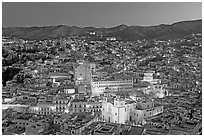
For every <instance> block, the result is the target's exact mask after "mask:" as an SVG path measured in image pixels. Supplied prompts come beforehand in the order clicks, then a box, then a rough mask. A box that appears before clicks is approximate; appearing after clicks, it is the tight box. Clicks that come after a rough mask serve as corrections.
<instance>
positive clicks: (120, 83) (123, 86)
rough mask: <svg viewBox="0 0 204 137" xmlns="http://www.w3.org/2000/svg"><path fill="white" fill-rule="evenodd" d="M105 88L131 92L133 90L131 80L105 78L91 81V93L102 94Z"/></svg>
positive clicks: (113, 90)
mask: <svg viewBox="0 0 204 137" xmlns="http://www.w3.org/2000/svg"><path fill="white" fill-rule="evenodd" d="M106 88H108V89H110V90H111V91H112V92H131V91H132V90H133V80H113V81H110V80H107V81H105V80H104V81H92V83H91V89H92V95H100V94H102V93H103V92H104V91H105V90H106Z"/></svg>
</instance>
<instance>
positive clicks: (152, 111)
mask: <svg viewBox="0 0 204 137" xmlns="http://www.w3.org/2000/svg"><path fill="white" fill-rule="evenodd" d="M123 104H124V102H123V101H114V104H112V103H110V102H106V101H104V102H103V103H102V119H103V120H104V121H107V122H114V123H118V121H119V122H120V123H123V124H125V123H126V122H138V123H139V122H142V121H143V119H144V118H147V117H151V116H155V115H157V114H159V113H162V112H163V106H157V107H153V105H152V106H150V107H149V108H148V109H147V108H145V109H141V110H139V109H137V104H134V103H132V104H124V105H123ZM118 112H119V116H118ZM118 119H119V120H118Z"/></svg>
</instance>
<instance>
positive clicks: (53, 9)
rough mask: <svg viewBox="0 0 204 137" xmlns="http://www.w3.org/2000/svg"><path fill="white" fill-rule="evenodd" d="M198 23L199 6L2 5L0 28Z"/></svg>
mask: <svg viewBox="0 0 204 137" xmlns="http://www.w3.org/2000/svg"><path fill="white" fill-rule="evenodd" d="M197 19H202V3H201V2H179V3H178V2H173V3H172V2H171V3H170V2H163V3H159V2H152V3H151V2H145V3H142V2H116V3H115V2H112V3H110V2H102V3H100V2H96V3H94V2H86V3H83V2H77V3H73V2H52V3H51V2H44V3H42V2H35V3H34V2H33V3H32V2H16V3H15V2H3V3H2V26H3V27H14V26H15V27H29V26H50V25H62V24H64V25H68V26H78V27H88V26H92V27H113V26H117V25H120V24H125V25H128V26H129V25H136V26H154V25H159V24H172V23H174V22H179V21H185V20H197Z"/></svg>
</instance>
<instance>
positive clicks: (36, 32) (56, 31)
mask: <svg viewBox="0 0 204 137" xmlns="http://www.w3.org/2000/svg"><path fill="white" fill-rule="evenodd" d="M90 32H95V33H96V34H101V35H103V36H107V37H116V38H118V39H122V40H138V39H148V40H150V39H161V40H163V39H175V38H180V37H184V36H186V35H188V34H191V33H202V20H193V21H182V22H177V23H173V24H171V25H168V24H161V25H157V26H127V25H119V26H116V27H112V28H94V27H84V28H81V27H76V26H74V27H70V26H66V25H59V26H45V27H9V28H3V30H2V35H3V36H12V37H17V38H23V39H31V40H33V39H37V40H42V39H48V38H58V37H67V36H73V35H77V36H85V35H89V33H90Z"/></svg>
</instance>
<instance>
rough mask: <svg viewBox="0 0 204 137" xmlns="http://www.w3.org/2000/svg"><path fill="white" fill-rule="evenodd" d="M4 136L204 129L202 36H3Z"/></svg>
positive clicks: (195, 132) (173, 131)
mask: <svg viewBox="0 0 204 137" xmlns="http://www.w3.org/2000/svg"><path fill="white" fill-rule="evenodd" d="M2 49H3V53H2V56H3V57H2V58H3V59H2V64H3V66H2V67H3V69H2V71H3V74H2V75H3V89H2V132H3V134H8V135H9V134H21V135H23V134H26V135H72V134H74V135H76V134H78V135H115V134H122V135H152V134H154V135H155V134H166V135H167V134H189V135H190V134H201V133H202V89H201V87H202V76H201V60H202V54H201V34H193V35H190V36H188V37H185V38H183V39H177V40H168V41H159V40H157V41H156V40H154V41H147V40H138V41H134V42H124V41H117V40H116V39H114V38H110V39H107V41H86V40H85V39H84V38H83V37H82V38H80V37H76V36H74V37H69V38H60V39H53V40H43V41H28V40H22V39H10V38H5V37H3V48H2Z"/></svg>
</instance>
